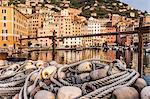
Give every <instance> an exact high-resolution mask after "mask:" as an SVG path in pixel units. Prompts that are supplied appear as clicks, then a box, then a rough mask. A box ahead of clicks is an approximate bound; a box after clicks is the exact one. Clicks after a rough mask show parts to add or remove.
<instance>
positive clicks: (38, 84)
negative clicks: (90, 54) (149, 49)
mask: <svg viewBox="0 0 150 99" xmlns="http://www.w3.org/2000/svg"><path fill="white" fill-rule="evenodd" d="M35 65H36V67H38V68H37V69H36V70H34V71H33V72H32V73H30V74H29V75H28V76H27V78H26V80H25V82H24V81H22V82H24V85H23V87H20V86H21V83H22V82H21V77H20V79H19V80H17V81H20V82H16V83H15V84H14V86H15V85H16V86H17V87H16V89H14V90H13V89H7V90H6V91H7V92H9V90H13V91H15V92H18V91H19V90H20V89H21V90H20V92H19V93H18V94H16V96H15V97H14V99H40V98H37V97H39V96H42V97H43V99H49V98H48V96H45V95H43V94H42V93H40V91H43V90H45V91H46V92H50V93H49V95H51V97H53V98H56V97H57V98H58V97H59V95H58V94H60V90H61V88H63V87H65V86H70V87H74V88H75V87H76V88H79V89H80V90H81V93H80V94H79V95H78V96H73V97H72V98H81V99H85V98H87V99H89V98H105V97H110V96H111V94H112V92H113V91H114V90H115V89H118V88H120V87H126V86H131V85H132V84H133V83H135V81H136V80H137V79H138V77H139V74H138V73H137V72H136V71H135V70H132V69H126V64H125V63H124V62H123V61H120V60H114V61H107V60H99V59H88V60H83V61H79V62H77V63H73V64H70V65H63V66H62V65H60V64H57V63H56V62H50V63H45V62H36V64H35ZM21 67H22V65H21ZM19 70H21V71H23V70H24V69H19ZM17 72H18V71H17ZM14 77H15V76H14ZM23 77H26V74H25V76H23ZM17 79H18V78H17ZM22 79H23V78H22ZM19 85H20V86H19ZM18 86H19V87H18ZM5 88H6V86H5ZM13 88H15V87H13ZM17 88H18V89H17ZM43 92H44V91H43ZM46 92H45V94H46ZM65 93H66V94H67V92H65ZM9 94H11V95H14V94H12V93H9ZM37 94H38V95H37ZM0 95H5V94H1V93H0ZM61 97H62V98H58V99H71V98H64V97H63V96H61ZM69 97H70V96H69Z"/></svg>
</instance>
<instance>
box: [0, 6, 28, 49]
mask: <svg viewBox="0 0 150 99" xmlns="http://www.w3.org/2000/svg"><path fill="white" fill-rule="evenodd" d="M27 27H28V18H27V17H26V16H25V15H23V14H22V13H21V12H19V11H18V10H17V9H16V8H15V7H13V6H0V31H1V32H0V41H1V42H0V47H9V48H14V49H15V48H18V46H19V45H20V43H19V39H20V38H21V37H22V38H24V37H27V36H28V28H27ZM26 44H27V42H26V41H24V42H23V45H26Z"/></svg>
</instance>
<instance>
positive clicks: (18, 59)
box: [6, 57, 27, 62]
mask: <svg viewBox="0 0 150 99" xmlns="http://www.w3.org/2000/svg"><path fill="white" fill-rule="evenodd" d="M6 60H7V61H10V62H22V61H25V60H27V58H19V57H8V58H6Z"/></svg>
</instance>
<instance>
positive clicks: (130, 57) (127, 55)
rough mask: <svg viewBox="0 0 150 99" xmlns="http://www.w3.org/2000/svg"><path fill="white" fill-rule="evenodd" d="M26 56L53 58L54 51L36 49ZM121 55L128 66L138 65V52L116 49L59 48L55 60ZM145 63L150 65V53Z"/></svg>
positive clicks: (63, 60)
mask: <svg viewBox="0 0 150 99" xmlns="http://www.w3.org/2000/svg"><path fill="white" fill-rule="evenodd" d="M23 56H24V57H27V58H28V59H32V60H44V61H51V60H52V51H38V52H37V51H35V52H32V53H29V54H23ZM120 56H122V57H123V59H124V60H125V62H126V63H127V65H128V67H130V66H132V68H136V67H137V65H138V53H135V52H132V51H130V50H125V51H123V52H121V51H114V50H109V51H107V52H103V51H102V50H84V51H71V50H59V51H57V53H56V58H55V60H56V61H57V62H58V63H61V64H70V63H73V62H77V61H80V60H84V59H89V58H99V59H105V60H114V59H116V58H117V59H119V58H120ZM144 65H145V66H148V67H150V54H148V53H147V54H144Z"/></svg>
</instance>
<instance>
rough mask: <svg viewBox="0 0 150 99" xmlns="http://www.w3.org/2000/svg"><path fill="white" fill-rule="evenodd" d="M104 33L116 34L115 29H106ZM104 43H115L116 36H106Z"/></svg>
mask: <svg viewBox="0 0 150 99" xmlns="http://www.w3.org/2000/svg"><path fill="white" fill-rule="evenodd" d="M105 31H106V33H111V32H116V28H115V27H106V30H105ZM106 41H107V43H108V44H113V43H115V41H116V36H114V35H111V36H107V37H106Z"/></svg>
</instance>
